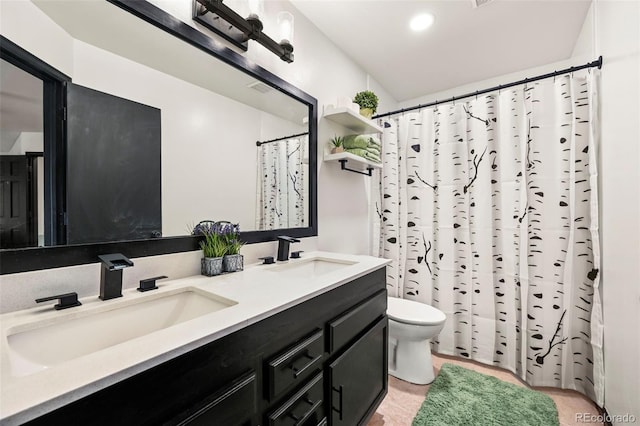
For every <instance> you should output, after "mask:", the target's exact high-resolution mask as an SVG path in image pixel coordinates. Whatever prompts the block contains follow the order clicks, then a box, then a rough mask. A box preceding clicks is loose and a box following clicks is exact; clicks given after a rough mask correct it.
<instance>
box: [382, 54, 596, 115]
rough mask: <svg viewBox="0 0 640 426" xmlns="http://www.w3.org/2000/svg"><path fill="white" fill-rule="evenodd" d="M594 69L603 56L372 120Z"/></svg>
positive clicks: (397, 111) (399, 110)
mask: <svg viewBox="0 0 640 426" xmlns="http://www.w3.org/2000/svg"><path fill="white" fill-rule="evenodd" d="M594 67H598V69H599V68H602V56H600V57H598V59H596V60H595V61H593V62H589V63H586V64H584V65H578V66H575V67H569V68H565V69H563V70H560V71H554V72H550V73H548V74H542V75H539V76H537V77H531V78H525V79H524V80H518V81H514V82H513V83H507V84H501V85H499V86H494V87H490V88H488V89H483V90H476V91H475V92H471V93H466V94H464V95H461V96H452V97H450V98H448V99H445V100H442V101H438V100H436V101H434V102H429V103H427V104H419V105H416V106H412V107H408V108H401V109H398V110H395V111H391V112H385V113H384V114H378V115H374V116H373V117H372V118H382V117H388V116H390V115H394V114H400V113H403V112H407V111H413V110H416V109H421V108H427V107H430V106H434V105H440V104H444V103H447V102H454V101H457V100H460V99H464V98H470V97H472V96H478V95H483V94H485V93H489V92H495V91H496V90H502V89H507V88H509V87H513V86H519V85H521V84H526V83H531V82H532V81H538V80H544V79H545V78H551V77H555V76H557V75H561V74H568V73H571V72H574V71H579V70H582V69H585V68H594Z"/></svg>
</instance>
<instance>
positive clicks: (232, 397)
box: [167, 372, 257, 426]
mask: <svg viewBox="0 0 640 426" xmlns="http://www.w3.org/2000/svg"><path fill="white" fill-rule="evenodd" d="M256 391H257V386H256V375H255V373H254V372H250V373H247V374H245V375H244V376H242V377H240V378H239V379H237V380H235V381H234V382H233V383H230V384H229V386H227V387H225V388H223V389H221V390H220V391H218V392H216V394H215V395H212V396H211V398H209V399H208V400H206V401H203V402H202V403H201V404H199V405H196V406H195V407H194V408H193V409H191V410H189V411H188V412H186V413H183V414H182V415H181V416H179V417H178V418H177V419H174V420H172V421H171V422H169V423H167V424H173V425H178V426H186V425H189V426H211V425H225V426H238V425H242V426H245V425H251V424H253V422H252V418H253V417H254V415H255V412H256V404H257V398H256V395H257V392H256Z"/></svg>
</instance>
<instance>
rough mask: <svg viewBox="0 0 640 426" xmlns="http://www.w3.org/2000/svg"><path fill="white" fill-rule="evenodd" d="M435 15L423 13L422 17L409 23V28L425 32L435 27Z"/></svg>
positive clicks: (415, 18) (414, 18)
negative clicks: (432, 26)
mask: <svg viewBox="0 0 640 426" xmlns="http://www.w3.org/2000/svg"><path fill="white" fill-rule="evenodd" d="M433 20H434V19H433V15H432V14H430V13H423V14H421V15H417V16H414V17H413V18H412V19H411V22H410V23H409V27H411V29H412V30H413V31H424V30H426V29H427V28H429V27H430V26H431V25H433Z"/></svg>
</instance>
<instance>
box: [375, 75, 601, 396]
mask: <svg viewBox="0 0 640 426" xmlns="http://www.w3.org/2000/svg"><path fill="white" fill-rule="evenodd" d="M595 102H596V86H595V83H594V76H593V75H591V74H585V75H583V76H580V77H578V76H576V77H572V76H569V75H567V76H563V77H557V78H556V79H555V80H551V79H549V80H543V81H541V82H538V83H536V84H532V85H529V86H528V87H524V88H522V87H521V88H518V89H514V90H510V91H502V92H501V93H499V94H491V95H488V96H484V97H480V98H478V99H471V100H469V101H468V102H464V103H459V102H456V103H455V104H447V105H440V106H437V107H435V108H431V109H426V110H422V111H421V112H418V113H413V114H406V115H404V116H402V117H399V118H398V119H397V120H394V119H385V120H383V121H382V123H381V124H382V125H383V128H384V133H383V157H384V167H383V171H382V178H381V197H380V201H379V203H380V204H379V206H378V208H379V214H380V223H381V228H380V242H381V245H380V249H381V250H382V252H381V254H382V256H384V257H387V258H390V259H392V260H393V263H392V265H390V267H389V268H388V281H387V285H388V289H389V293H390V295H396V296H398V297H404V298H409V299H414V300H418V301H421V302H425V303H428V304H430V305H432V306H435V307H437V308H438V309H440V310H442V311H443V312H445V313H446V315H447V323H446V325H445V328H444V329H443V331H442V332H441V333H440V335H439V336H438V338H437V339H435V340H434V341H433V342H432V345H433V349H434V350H435V351H437V352H441V353H445V354H451V355H457V356H460V357H463V358H469V359H474V360H477V361H480V362H483V363H486V364H489V365H494V366H498V367H503V368H506V369H509V370H511V371H512V372H514V373H515V374H517V375H518V376H519V377H521V378H522V379H523V380H525V381H526V382H527V383H529V384H531V385H534V386H553V387H559V388H569V389H575V390H578V391H580V392H582V393H583V394H585V395H587V396H589V397H590V398H591V399H593V400H594V401H595V402H596V403H598V404H599V405H600V406H602V404H603V389H604V385H603V376H604V375H603V360H602V346H601V345H602V314H601V304H600V295H599V290H598V286H599V266H598V265H599V263H600V258H599V247H598V214H597V212H598V205H597V201H598V200H597V192H596V190H597V165H596V153H597V149H596V145H595V143H596V139H595V135H596V131H595V120H596V117H595V116H596V113H595V111H596V108H595Z"/></svg>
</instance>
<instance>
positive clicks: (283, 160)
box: [256, 136, 308, 230]
mask: <svg viewBox="0 0 640 426" xmlns="http://www.w3.org/2000/svg"><path fill="white" fill-rule="evenodd" d="M306 158H308V157H307V138H306V136H305V137H302V138H295V139H287V140H283V141H278V142H271V143H267V144H263V145H260V146H259V147H258V178H257V181H258V182H257V188H258V190H257V200H256V227H257V229H259V230H266V229H278V228H298V227H304V226H307V225H306V217H307V167H308V166H307V164H306V161H305V159H306Z"/></svg>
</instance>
